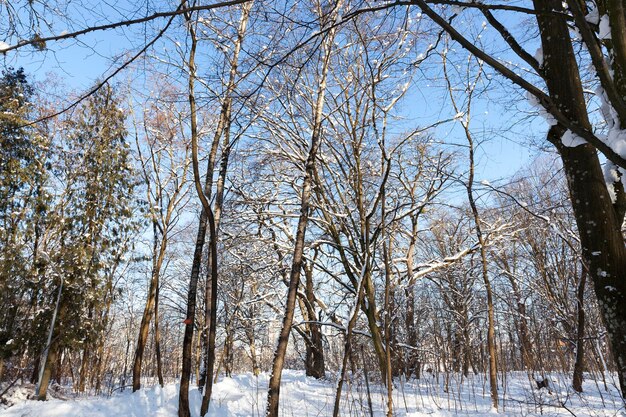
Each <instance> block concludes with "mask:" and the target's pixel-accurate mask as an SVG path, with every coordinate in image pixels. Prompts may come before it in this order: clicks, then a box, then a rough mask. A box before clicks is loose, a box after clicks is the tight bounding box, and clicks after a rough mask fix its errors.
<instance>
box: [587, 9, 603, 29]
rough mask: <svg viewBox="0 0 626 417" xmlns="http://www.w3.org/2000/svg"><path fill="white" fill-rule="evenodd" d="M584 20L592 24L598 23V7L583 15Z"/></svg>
mask: <svg viewBox="0 0 626 417" xmlns="http://www.w3.org/2000/svg"><path fill="white" fill-rule="evenodd" d="M585 20H586V21H587V22H589V23H591V24H592V25H597V24H598V23H600V13H599V12H598V9H593V10H591V11H590V12H589V14H588V15H587V16H585Z"/></svg>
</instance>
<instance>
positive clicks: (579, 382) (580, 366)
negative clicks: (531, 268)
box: [572, 264, 587, 392]
mask: <svg viewBox="0 0 626 417" xmlns="http://www.w3.org/2000/svg"><path fill="white" fill-rule="evenodd" d="M585 267H586V265H584V264H583V267H582V268H581V270H582V271H581V274H580V281H579V282H578V289H577V291H576V310H577V321H578V323H577V326H576V361H575V362H574V375H573V377H572V388H574V391H576V392H583V371H584V370H585V282H586V281H587V271H586V269H585Z"/></svg>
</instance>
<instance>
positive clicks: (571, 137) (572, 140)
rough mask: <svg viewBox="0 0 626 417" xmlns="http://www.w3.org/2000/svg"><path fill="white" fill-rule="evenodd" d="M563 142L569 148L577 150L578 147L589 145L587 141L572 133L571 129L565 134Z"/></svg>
mask: <svg viewBox="0 0 626 417" xmlns="http://www.w3.org/2000/svg"><path fill="white" fill-rule="evenodd" d="M561 142H563V145H565V146H567V147H568V148H575V147H577V146H580V145H584V144H585V143H587V142H586V141H585V139H583V138H581V137H580V136H578V135H576V134H575V133H574V132H572V131H571V130H569V129H568V130H567V131H566V132H565V133H564V134H563V137H562V138H561Z"/></svg>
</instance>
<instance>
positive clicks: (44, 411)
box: [0, 370, 624, 417]
mask: <svg viewBox="0 0 626 417" xmlns="http://www.w3.org/2000/svg"><path fill="white" fill-rule="evenodd" d="M546 376H547V377H548V379H549V381H550V388H551V390H550V392H549V391H548V390H546V389H541V390H538V389H537V388H536V385H535V382H534V381H533V380H532V379H531V378H529V376H528V375H527V374H526V373H522V372H516V373H510V374H509V375H508V376H507V379H506V381H507V386H506V390H503V389H502V388H501V389H500V396H501V398H500V410H499V411H498V412H496V411H495V410H493V409H492V407H491V401H490V398H489V390H488V387H487V384H486V383H485V380H484V377H483V375H481V374H479V375H476V376H474V375H473V374H470V376H469V377H468V378H465V377H461V376H460V375H455V374H453V375H449V379H448V389H447V392H446V390H444V382H445V375H444V374H443V373H442V374H440V375H438V376H436V375H433V374H431V373H428V372H425V373H424V375H423V376H422V378H421V379H420V380H419V381H416V380H410V381H403V380H399V379H397V380H396V381H395V387H394V391H393V402H394V407H395V410H394V415H397V416H406V417H422V416H431V417H444V416H445V417H451V416H456V415H464V416H484V415H487V414H494V415H498V416H505V417H513V416H520V415H525V416H539V415H542V416H567V415H571V414H570V411H571V412H573V413H574V414H575V415H581V416H582V415H585V416H592V415H593V416H616V415H624V414H623V407H624V406H623V403H622V401H621V399H620V397H619V390H618V389H617V388H616V386H615V384H616V381H615V379H616V377H614V376H612V375H609V376H608V377H609V378H607V385H608V391H605V390H604V386H603V382H602V381H601V380H600V381H596V380H593V379H592V377H591V375H589V374H587V375H585V381H584V384H583V390H584V393H583V394H582V395H579V394H576V393H575V392H573V390H572V389H571V388H570V382H571V381H570V376H569V375H563V374H549V375H546ZM268 379H269V376H268V375H267V374H261V375H260V376H259V377H254V376H253V375H252V374H241V375H237V376H234V377H233V378H222V379H221V380H220V381H219V382H218V383H217V384H216V385H215V386H214V391H213V399H212V402H211V408H210V410H209V413H208V416H212V417H243V416H260V415H264V410H265V397H266V389H267V382H268ZM500 382H502V381H500ZM370 389H371V398H372V407H373V415H375V416H380V415H384V414H385V410H386V408H385V401H386V398H385V397H386V391H385V389H384V388H382V387H381V386H380V385H377V384H374V383H372V384H371V386H370ZM334 391H335V384H334V380H332V379H329V380H324V381H318V380H315V379H312V378H308V377H306V376H305V375H304V372H303V371H289V370H286V371H284V373H283V384H282V385H281V408H280V412H279V415H281V416H329V415H332V409H333V402H334ZM22 401H23V402H22V403H20V404H18V405H15V406H13V407H11V408H8V409H6V410H4V411H3V412H0V416H2V417H61V416H72V417H105V416H106V417H109V416H125V417H126V416H127V417H148V416H150V417H170V416H171V417H175V416H177V405H178V388H177V385H175V384H170V385H166V386H165V387H164V388H161V387H158V386H157V387H152V388H147V389H142V390H140V391H138V392H136V393H134V394H133V393H131V392H130V391H126V392H122V393H117V394H115V395H113V396H111V397H86V398H85V397H83V398H81V399H74V400H68V401H63V400H60V399H52V400H50V401H47V402H38V401H27V400H26V399H25V398H22ZM200 401H201V397H200V392H199V391H198V390H197V389H192V390H190V403H191V410H192V416H198V414H199V408H200ZM620 413H621V414H620ZM340 414H341V415H342V416H362V415H369V410H368V405H367V389H366V387H365V385H364V382H363V380H362V379H358V380H355V381H352V382H351V383H349V384H346V386H345V390H344V395H343V397H342V412H341V413H340Z"/></svg>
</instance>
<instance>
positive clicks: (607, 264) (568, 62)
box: [533, 0, 626, 398]
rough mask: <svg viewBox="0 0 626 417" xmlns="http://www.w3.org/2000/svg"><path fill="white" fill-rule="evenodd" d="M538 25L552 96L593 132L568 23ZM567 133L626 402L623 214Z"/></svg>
mask: <svg viewBox="0 0 626 417" xmlns="http://www.w3.org/2000/svg"><path fill="white" fill-rule="evenodd" d="M533 3H534V5H535V9H537V11H539V12H551V11H552V10H556V11H560V12H562V11H563V6H562V3H561V2H560V1H558V0H534V2H533ZM537 21H538V23H539V28H540V34H541V43H542V49H543V54H544V72H545V78H546V84H547V86H548V91H549V93H550V96H551V97H552V99H553V100H554V102H555V103H556V105H557V106H558V107H559V109H560V110H561V111H562V112H563V113H564V114H565V115H566V116H567V117H568V118H569V119H570V120H574V121H576V122H577V123H578V125H579V126H581V127H583V128H585V129H588V130H591V125H590V123H589V120H588V116H587V109H586V105H585V100H584V96H583V90H582V84H581V81H580V76H579V70H578V64H577V62H576V58H575V55H574V51H573V47H572V44H571V42H570V36H569V30H568V26H567V22H565V20H563V19H558V18H553V17H549V16H548V14H544V13H538V14H537ZM621 29H623V28H621ZM564 133H565V129H564V128H563V127H562V126H559V125H556V126H553V127H552V128H551V129H550V131H549V132H548V140H549V141H550V142H551V143H553V144H554V145H555V146H556V148H557V149H558V151H559V154H560V155H561V160H562V161H563V167H564V170H565V174H566V176H567V184H568V187H569V192H570V200H571V202H572V207H573V209H574V215H575V217H576V225H577V227H578V233H579V235H580V242H581V247H582V252H583V257H584V259H585V262H586V264H587V265H589V272H590V275H591V279H592V282H593V284H594V289H595V293H596V296H597V298H598V305H599V306H600V312H601V314H602V318H603V321H604V324H605V326H606V329H607V333H608V338H609V342H610V345H611V351H612V353H613V357H614V359H615V363H616V366H617V374H618V377H619V381H620V387H621V391H622V396H623V397H624V398H626V248H625V247H624V238H623V236H622V233H621V225H622V222H623V211H621V210H619V211H618V210H616V207H614V206H613V204H612V202H611V197H610V196H609V193H608V190H607V186H606V184H605V180H604V176H603V173H602V169H601V167H600V162H599V159H598V155H597V152H596V150H595V148H594V147H593V146H592V145H589V144H585V145H579V146H576V147H566V146H564V145H563V143H562V142H561V138H562V136H563V134H564Z"/></svg>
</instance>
